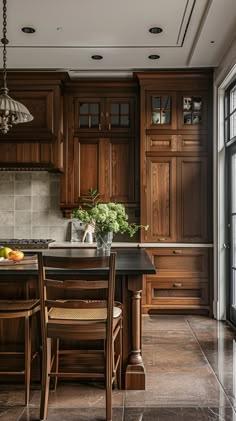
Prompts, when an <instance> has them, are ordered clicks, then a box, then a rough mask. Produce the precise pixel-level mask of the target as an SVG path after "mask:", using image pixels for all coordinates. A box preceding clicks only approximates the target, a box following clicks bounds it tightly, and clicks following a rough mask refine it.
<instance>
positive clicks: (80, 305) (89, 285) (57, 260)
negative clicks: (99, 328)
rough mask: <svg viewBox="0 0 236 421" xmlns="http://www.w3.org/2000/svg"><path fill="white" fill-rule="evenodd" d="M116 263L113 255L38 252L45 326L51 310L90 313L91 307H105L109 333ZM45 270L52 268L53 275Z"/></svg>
mask: <svg viewBox="0 0 236 421" xmlns="http://www.w3.org/2000/svg"><path fill="white" fill-rule="evenodd" d="M115 262H116V253H111V254H110V256H93V257H91V256H88V257H77V256H76V257H74V256H73V257H71V256H66V257H62V256H54V255H51V256H50V255H43V254H42V253H39V254H38V265H39V291H40V300H41V311H42V317H43V318H44V321H45V324H47V323H48V322H49V318H48V311H49V310H50V309H51V308H54V309H55V308H60V309H63V308H64V309H88V310H91V312H92V311H93V309H94V308H106V309H107V318H106V320H105V321H106V323H107V329H108V330H109V331H112V326H113V306H114V291H115ZM47 268H50V269H54V270H51V273H52V272H54V273H53V275H52V274H51V273H50V275H49V272H47ZM57 269H58V270H57ZM65 269H66V271H65ZM68 271H69V274H68ZM99 271H100V272H99ZM63 272H64V273H63ZM70 272H71V273H70ZM91 297H92V298H91ZM103 322H104V320H103Z"/></svg>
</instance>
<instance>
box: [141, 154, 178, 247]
mask: <svg viewBox="0 0 236 421" xmlns="http://www.w3.org/2000/svg"><path fill="white" fill-rule="evenodd" d="M146 179H147V180H148V181H147V188H146V197H145V201H144V203H143V218H142V220H143V222H144V221H146V222H145V223H144V224H145V225H146V224H148V225H149V229H148V230H147V231H144V232H142V236H143V238H144V241H148V242H157V241H158V242H163V241H164V242H165V241H168V242H169V241H171V242H172V241H175V240H176V158H174V157H147V161H146Z"/></svg>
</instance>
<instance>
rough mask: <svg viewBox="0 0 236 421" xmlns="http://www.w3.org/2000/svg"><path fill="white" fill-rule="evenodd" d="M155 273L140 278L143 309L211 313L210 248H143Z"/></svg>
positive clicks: (145, 311) (147, 310)
mask: <svg viewBox="0 0 236 421" xmlns="http://www.w3.org/2000/svg"><path fill="white" fill-rule="evenodd" d="M147 252H148V254H149V256H150V258H151V259H152V262H153V264H154V266H155V267H156V269H157V274H156V275H146V276H145V280H144V299H143V303H142V308H143V312H144V313H147V312H149V311H150V310H151V311H152V310H157V311H163V310H165V311H177V310H182V311H183V310H186V311H198V312H202V313H210V312H211V304H210V298H211V249H208V248H200V247H199V248H189V247H186V248H180V247H177V248H152V249H147Z"/></svg>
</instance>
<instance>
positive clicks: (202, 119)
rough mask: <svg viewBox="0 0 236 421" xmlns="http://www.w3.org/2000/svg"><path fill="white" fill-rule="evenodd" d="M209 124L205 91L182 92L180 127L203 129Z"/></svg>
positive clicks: (179, 101) (179, 104)
mask: <svg viewBox="0 0 236 421" xmlns="http://www.w3.org/2000/svg"><path fill="white" fill-rule="evenodd" d="M206 125H207V103H206V95H205V93H204V92H201V91H197V92H192V91H191V92H181V93H179V95H178V129H186V130H194V131H197V132H199V131H202V130H204V129H206V128H207V127H206Z"/></svg>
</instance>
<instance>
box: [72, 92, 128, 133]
mask: <svg viewBox="0 0 236 421" xmlns="http://www.w3.org/2000/svg"><path fill="white" fill-rule="evenodd" d="M74 127H75V132H77V131H78V132H97V131H100V132H110V133H127V132H132V131H133V130H134V127H135V125H134V98H127V97H126V98H125V97H124V98H119V97H118V98H75V99H74Z"/></svg>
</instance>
